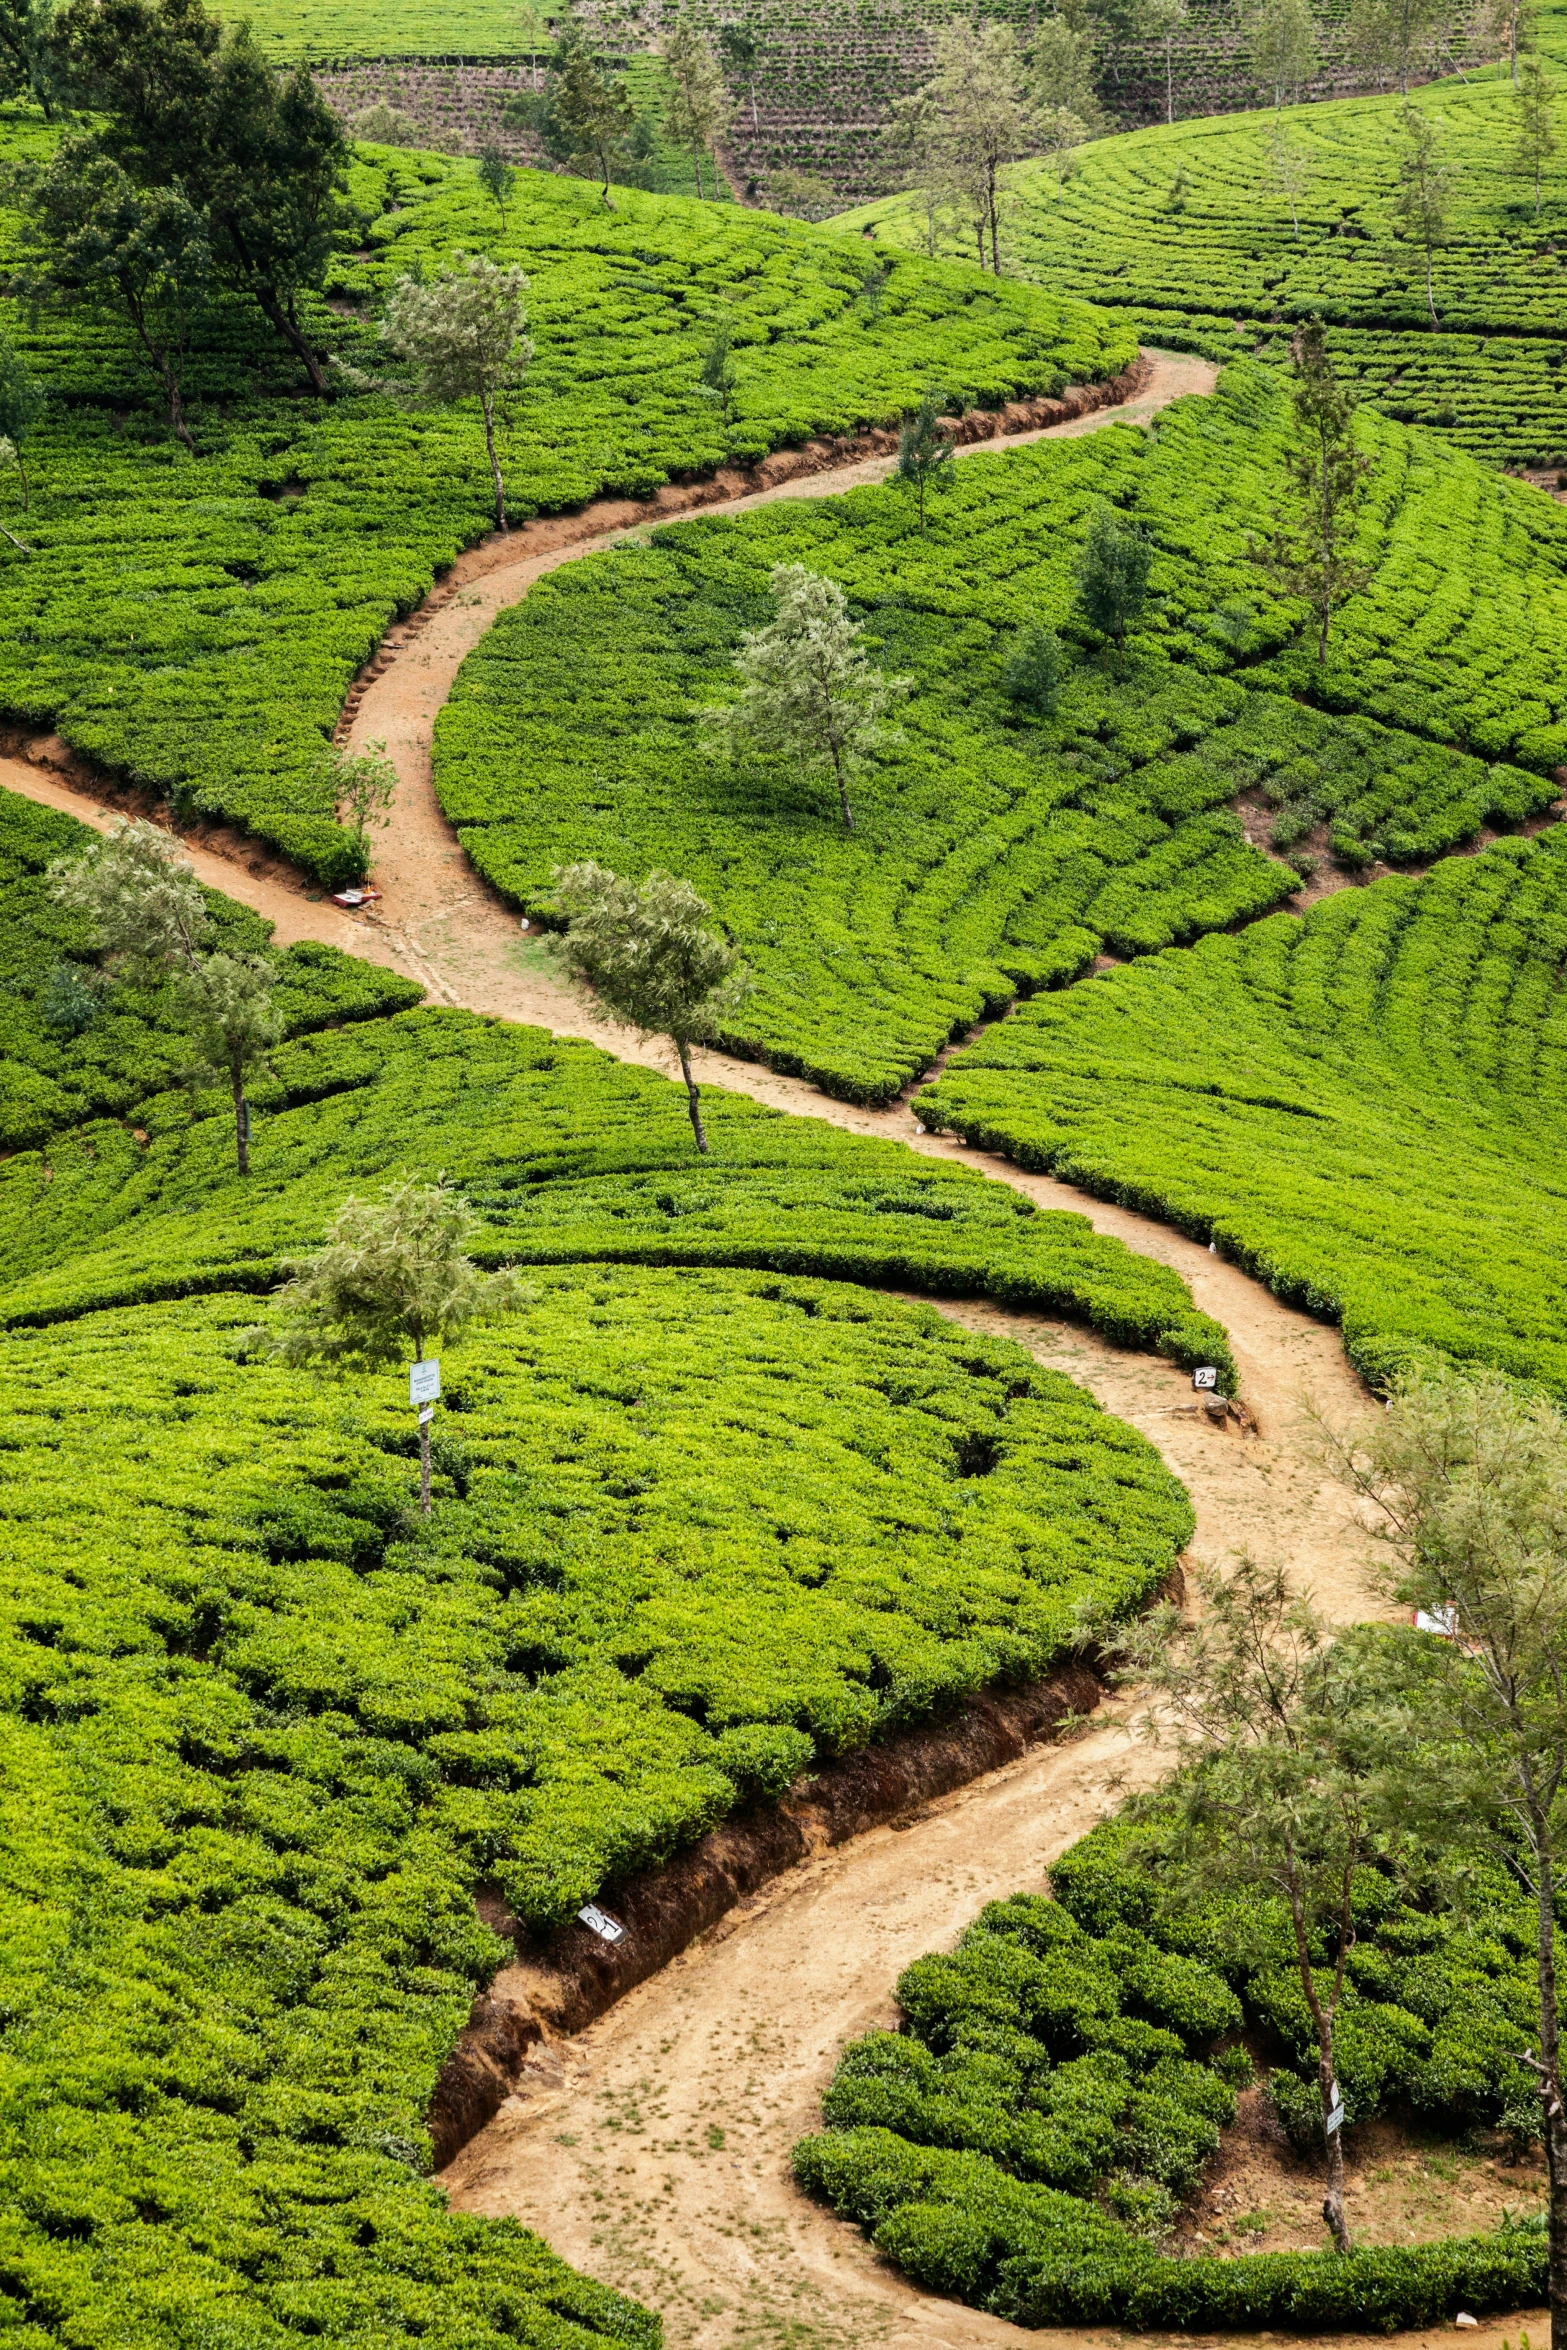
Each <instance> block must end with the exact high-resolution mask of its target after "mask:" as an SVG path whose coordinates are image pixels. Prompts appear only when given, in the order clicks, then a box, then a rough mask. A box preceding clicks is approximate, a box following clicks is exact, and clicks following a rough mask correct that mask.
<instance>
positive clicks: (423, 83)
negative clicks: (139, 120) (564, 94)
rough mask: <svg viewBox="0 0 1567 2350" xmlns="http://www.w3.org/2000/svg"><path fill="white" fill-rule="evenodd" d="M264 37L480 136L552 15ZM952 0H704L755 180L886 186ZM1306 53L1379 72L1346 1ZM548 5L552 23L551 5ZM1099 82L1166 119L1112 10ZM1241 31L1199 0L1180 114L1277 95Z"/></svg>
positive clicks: (611, 21) (1028, 18) (992, 5)
mask: <svg viewBox="0 0 1567 2350" xmlns="http://www.w3.org/2000/svg"><path fill="white" fill-rule="evenodd" d="M247 13H248V14H249V16H250V19H251V21H252V22H253V23H254V25H255V27H256V30H257V32H258V34H259V35H260V37H261V38H262V40H263V42H264V43H265V44H266V45H267V47H268V48H269V49H271V50H272V51H273V52H275V53H276V54H277V55H279V56H282V57H290V58H292V57H304V58H307V59H309V60H311V61H312V62H313V63H315V64H317V65H319V66H321V67H322V68H323V69H325V86H326V87H327V89H328V90H329V91H330V93H331V95H332V98H333V102H334V104H339V105H342V106H344V107H345V109H346V108H347V107H348V106H350V105H352V104H359V105H364V104H368V103H370V102H371V101H372V100H374V99H376V98H383V97H384V98H387V99H389V100H390V101H391V102H393V103H396V104H399V105H401V106H403V107H405V108H406V109H407V111H408V112H410V113H411V114H412V115H413V116H414V118H415V120H416V121H418V122H419V123H420V124H421V125H422V126H425V127H426V128H427V129H428V130H429V132H430V134H431V139H432V144H437V145H442V146H448V145H449V146H451V147H452V148H453V149H454V150H455V151H459V152H460V151H462V150H463V149H464V148H466V149H468V150H470V151H471V150H473V149H475V148H476V147H477V146H478V144H479V143H480V142H481V141H482V140H483V139H484V138H485V137H486V136H491V135H495V129H496V124H497V119H498V93H500V92H502V91H504V90H506V89H513V88H519V87H522V86H523V85H524V84H525V82H526V81H527V80H528V79H529V78H530V77H529V66H530V64H531V62H532V61H533V60H535V59H537V58H538V56H539V55H540V54H541V44H544V45H547V43H548V40H549V33H548V29H547V23H546V18H545V16H544V14H543V13H541V12H540V11H538V10H531V11H530V10H527V9H522V10H519V9H518V8H516V7H515V6H512V5H509V4H507V0H461V5H459V6H458V7H456V8H453V9H447V10H443V11H442V12H441V13H440V15H439V16H433V15H432V14H431V13H430V12H429V11H428V10H427V9H421V8H419V7H416V6H414V5H412V0H329V4H328V5H323V4H322V0H308V4H307V0H259V5H257V6H256V7H254V8H251V9H250V10H248V11H247ZM980 13H981V14H982V15H985V16H996V17H1002V18H1005V19H1009V20H1011V21H1013V22H1015V23H1016V24H1017V25H1018V26H1019V29H1020V30H1021V31H1022V32H1023V34H1024V35H1025V37H1026V36H1027V34H1028V33H1029V32H1030V31H1031V29H1032V27H1033V24H1034V22H1035V21H1036V18H1037V14H1038V13H1039V12H1038V11H1036V10H1032V9H1030V8H1027V7H1024V6H1022V5H1021V0H987V5H985V6H984V7H983V8H982V9H981V11H980ZM577 14H578V16H579V18H580V20H581V21H582V22H584V23H585V24H586V25H587V26H588V28H589V29H590V31H591V33H592V34H593V36H594V38H595V39H596V41H597V42H598V44H599V46H600V47H601V49H602V50H603V51H604V53H605V54H607V55H611V56H613V57H615V58H617V59H625V60H627V61H629V62H631V63H632V65H633V68H635V64H636V61H637V60H638V59H639V58H640V59H644V60H645V59H647V58H649V57H651V55H653V54H654V53H656V49H657V45H658V41H659V37H660V27H659V22H658V17H657V11H655V10H650V9H646V8H640V7H631V8H627V7H622V6H617V5H603V4H601V0H586V4H585V5H583V6H582V7H580V8H579V10H578V11H577ZM951 14H952V10H951V8H950V7H948V6H944V5H942V4H941V0H854V4H853V6H852V7H849V8H835V9H830V10H829V9H824V8H822V7H821V6H820V5H819V4H816V0H812V4H811V5H804V4H802V0H748V4H747V5H746V7H745V8H744V9H742V10H738V11H736V10H733V9H728V10H726V9H722V8H719V7H716V6H712V5H701V6H698V7H697V8H695V9H694V10H693V11H692V15H693V18H694V20H695V21H696V22H697V23H699V24H700V25H702V27H703V28H704V30H706V31H707V32H708V33H709V34H710V35H713V36H716V34H717V32H718V30H719V28H720V27H721V25H723V24H726V23H734V24H743V26H744V28H745V30H746V31H747V32H749V33H750V35H751V36H752V38H753V39H754V40H755V42H756V45H757V58H756V67H755V71H754V73H750V74H745V73H741V72H740V71H739V70H737V69H735V70H731V73H730V77H729V78H730V94H731V97H732V98H733V100H734V102H735V121H734V126H733V131H732V135H731V140H730V150H731V154H732V158H733V162H734V167H735V172H736V177H737V179H738V180H740V181H741V182H742V183H746V184H749V186H750V187H751V188H752V189H754V188H755V187H756V185H757V184H758V182H760V183H761V184H762V185H763V186H764V187H765V185H766V183H767V181H768V179H769V178H770V177H771V175H773V174H774V173H776V172H778V171H779V170H789V171H804V172H808V173H810V174H812V175H813V176H819V177H820V178H821V179H822V180H824V181H825V182H826V184H827V185H828V187H830V188H831V189H833V190H835V191H836V192H837V194H838V196H839V199H840V201H843V202H853V201H856V200H858V199H862V198H864V197H867V196H871V195H875V194H878V193H880V192H881V191H883V190H884V189H886V188H887V187H888V185H889V184H891V181H892V178H893V174H894V169H895V166H894V164H893V163H892V161H891V159H890V158H889V155H888V151H887V148H886V146H885V144H884V142H883V139H882V136H881V134H882V131H883V129H884V127H885V126H886V125H887V123H888V122H889V120H890V118H891V112H892V108H893V106H894V104H895V103H896V101H897V100H898V99H899V98H901V97H903V96H905V95H906V94H907V93H908V92H909V91H910V90H913V89H915V88H917V87H918V85H919V83H920V82H921V81H922V80H923V79H924V77H925V76H926V74H927V73H928V71H929V69H930V60H931V44H932V39H933V36H934V34H935V32H936V31H937V30H938V29H939V27H940V26H941V25H942V24H943V23H945V22H946V21H948V20H949V18H950V16H951ZM1311 14H1312V17H1313V20H1314V27H1315V35H1316V48H1317V57H1316V61H1315V64H1314V66H1313V68H1312V70H1311V72H1310V74H1309V76H1308V77H1307V81H1306V84H1305V86H1304V87H1303V89H1302V90H1301V91H1300V93H1299V95H1300V96H1302V97H1310V98H1314V99H1319V98H1326V97H1331V96H1335V95H1338V94H1340V93H1342V92H1345V91H1352V90H1358V89H1365V88H1368V87H1370V86H1372V81H1373V78H1374V77H1372V76H1370V75H1369V74H1368V71H1367V68H1366V66H1365V65H1364V64H1363V63H1361V62H1360V61H1359V60H1358V59H1357V58H1356V56H1355V55H1354V54H1353V53H1352V51H1351V48H1350V46H1349V42H1348V39H1347V17H1348V10H1347V9H1346V8H1345V7H1344V6H1343V5H1342V0H1315V4H1314V5H1313V7H1312V10H1311ZM549 21H554V20H553V19H551V20H549ZM1100 41H1101V50H1100V61H1099V74H1098V79H1099V88H1100V94H1101V98H1102V100H1103V103H1104V105H1105V106H1106V108H1107V109H1108V111H1109V113H1110V114H1111V116H1112V118H1113V119H1114V120H1115V121H1116V122H1117V123H1120V124H1123V125H1126V126H1127V127H1131V126H1132V125H1135V124H1137V123H1142V122H1150V121H1162V120H1163V119H1164V115H1165V110H1166V106H1167V104H1168V101H1169V92H1168V89H1167V73H1166V58H1165V53H1164V43H1163V41H1162V39H1159V40H1150V39H1149V38H1147V37H1146V36H1140V35H1139V34H1138V33H1136V32H1135V31H1134V30H1132V29H1131V28H1130V26H1129V23H1128V20H1127V14H1126V12H1125V11H1116V10H1113V9H1106V10H1105V11H1104V15H1103V21H1102V25H1101V31H1100ZM1251 42H1252V33H1251V28H1250V26H1249V23H1248V21H1247V19H1246V16H1245V14H1244V12H1243V11H1241V10H1239V9H1238V8H1236V7H1234V6H1233V5H1230V4H1228V0H1196V5H1194V6H1193V7H1192V9H1191V11H1190V15H1189V17H1188V19H1187V20H1186V21H1184V22H1183V23H1181V24H1180V25H1178V26H1177V28H1176V30H1175V34H1174V38H1173V42H1172V49H1171V58H1170V61H1169V63H1170V66H1171V68H1172V71H1173V82H1174V92H1175V106H1176V113H1177V115H1178V116H1180V117H1183V118H1185V117H1191V116H1196V115H1205V114H1222V113H1226V112H1231V111H1234V110H1235V109H1236V108H1243V107H1246V106H1251V105H1255V104H1256V103H1257V102H1258V101H1259V100H1260V99H1262V98H1265V97H1267V96H1269V95H1271V93H1269V92H1267V91H1266V90H1264V89H1263V88H1262V87H1261V86H1260V85H1259V82H1258V78H1257V74H1256V70H1255V67H1254V65H1253V62H1252V55H1251ZM1472 46H1473V34H1472V31H1471V29H1470V27H1469V26H1468V25H1467V23H1466V22H1464V21H1463V18H1462V12H1461V11H1458V10H1453V11H1450V12H1448V13H1447V14H1445V15H1444V16H1443V18H1442V20H1441V22H1440V23H1439V24H1438V25H1437V26H1436V27H1434V28H1433V30H1432V32H1431V33H1430V34H1429V35H1428V36H1427V37H1426V38H1424V39H1423V41H1422V42H1421V44H1420V47H1419V56H1418V60H1417V69H1416V78H1417V79H1420V80H1423V79H1425V78H1427V77H1428V76H1429V75H1430V74H1431V73H1433V72H1436V71H1439V70H1446V69H1447V68H1448V67H1449V64H1450V61H1451V58H1452V57H1453V56H1454V54H1456V55H1457V56H1458V57H1459V58H1460V59H1462V58H1465V57H1467V56H1469V54H1470V53H1471V50H1472Z"/></svg>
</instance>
